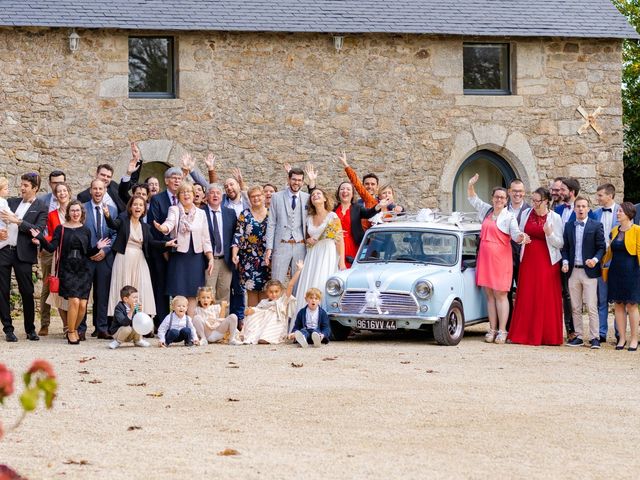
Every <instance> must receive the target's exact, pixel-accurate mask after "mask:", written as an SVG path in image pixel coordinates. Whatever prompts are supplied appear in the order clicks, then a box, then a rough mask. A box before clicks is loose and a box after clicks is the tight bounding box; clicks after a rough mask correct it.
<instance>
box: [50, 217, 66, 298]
mask: <svg viewBox="0 0 640 480" xmlns="http://www.w3.org/2000/svg"><path fill="white" fill-rule="evenodd" d="M63 238H64V227H62V234H61V235H60V243H59V244H58V248H57V249H56V253H57V255H56V273H55V275H49V276H48V277H47V283H48V284H49V292H51V293H59V292H60V277H58V274H59V272H60V254H61V252H62V239H63Z"/></svg>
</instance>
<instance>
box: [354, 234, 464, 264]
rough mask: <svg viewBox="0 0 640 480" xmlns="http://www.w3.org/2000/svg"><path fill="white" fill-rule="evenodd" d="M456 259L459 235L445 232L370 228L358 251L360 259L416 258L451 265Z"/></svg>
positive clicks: (412, 260)
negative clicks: (377, 229) (376, 229)
mask: <svg viewBox="0 0 640 480" xmlns="http://www.w3.org/2000/svg"><path fill="white" fill-rule="evenodd" d="M457 260H458V237H457V236H456V235H454V234H450V233H442V232H426V231H409V232H407V231H393V230H380V231H370V232H368V234H367V236H366V238H365V239H364V241H363V242H362V246H361V247H360V251H359V253H358V263H366V262H408V263H411V262H415V263H430V264H433V265H448V266H449V265H455V264H456V262H457Z"/></svg>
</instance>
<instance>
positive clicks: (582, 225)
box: [576, 220, 584, 227]
mask: <svg viewBox="0 0 640 480" xmlns="http://www.w3.org/2000/svg"><path fill="white" fill-rule="evenodd" d="M578 225H580V226H581V227H584V222H578V221H577V220H576V227H577V226H578Z"/></svg>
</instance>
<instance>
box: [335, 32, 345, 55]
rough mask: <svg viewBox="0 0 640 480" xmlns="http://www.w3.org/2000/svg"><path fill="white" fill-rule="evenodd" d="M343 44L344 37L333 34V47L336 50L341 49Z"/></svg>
mask: <svg viewBox="0 0 640 480" xmlns="http://www.w3.org/2000/svg"><path fill="white" fill-rule="evenodd" d="M343 45H344V37H343V36H342V35H334V36H333V46H334V47H335V49H336V52H339V51H341V50H342V46H343Z"/></svg>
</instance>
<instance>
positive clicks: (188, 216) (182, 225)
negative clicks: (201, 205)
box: [178, 203, 198, 233]
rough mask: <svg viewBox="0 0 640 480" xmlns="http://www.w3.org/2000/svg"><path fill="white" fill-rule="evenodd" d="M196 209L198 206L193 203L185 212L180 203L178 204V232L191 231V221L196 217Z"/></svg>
mask: <svg viewBox="0 0 640 480" xmlns="http://www.w3.org/2000/svg"><path fill="white" fill-rule="evenodd" d="M196 210H198V208H197V207H196V206H195V205H192V206H191V210H189V212H188V213H187V212H186V211H185V210H184V207H183V206H182V204H181V203H179V204H178V211H179V212H180V220H179V221H178V232H179V233H189V232H191V229H192V225H193V221H194V220H195V218H196Z"/></svg>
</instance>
